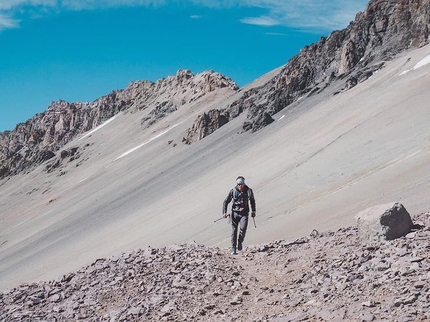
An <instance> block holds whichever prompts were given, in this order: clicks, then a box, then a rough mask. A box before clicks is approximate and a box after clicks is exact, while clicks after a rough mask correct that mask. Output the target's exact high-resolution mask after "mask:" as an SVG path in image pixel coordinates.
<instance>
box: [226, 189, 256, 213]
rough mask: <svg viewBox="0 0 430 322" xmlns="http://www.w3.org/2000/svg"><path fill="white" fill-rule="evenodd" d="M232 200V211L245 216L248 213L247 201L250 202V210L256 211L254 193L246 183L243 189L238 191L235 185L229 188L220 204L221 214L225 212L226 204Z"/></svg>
mask: <svg viewBox="0 0 430 322" xmlns="http://www.w3.org/2000/svg"><path fill="white" fill-rule="evenodd" d="M232 200H233V204H232V207H231V211H232V212H235V213H238V214H241V215H245V216H247V215H248V214H249V203H251V209H252V212H255V211H256V210H255V199H254V193H253V192H252V189H251V188H250V187H248V186H247V185H245V187H244V189H243V191H239V189H238V188H237V186H236V187H234V188H233V189H231V190H230V192H229V193H228V196H227V197H226V198H225V200H224V203H223V205H222V213H223V214H226V213H227V206H228V204H229V203H230V201H232Z"/></svg>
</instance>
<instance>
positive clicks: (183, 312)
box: [0, 213, 430, 322]
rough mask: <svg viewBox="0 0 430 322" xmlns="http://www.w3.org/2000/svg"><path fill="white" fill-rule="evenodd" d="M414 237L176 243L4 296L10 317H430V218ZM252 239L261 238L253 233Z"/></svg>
mask: <svg viewBox="0 0 430 322" xmlns="http://www.w3.org/2000/svg"><path fill="white" fill-rule="evenodd" d="M413 222H414V227H415V228H414V229H413V231H412V232H411V233H409V234H408V235H406V236H405V237H401V238H398V239H395V240H390V241H385V242H381V243H377V244H374V245H362V244H360V242H359V233H358V231H357V228H356V227H349V228H341V229H339V230H336V231H328V232H324V233H319V232H318V231H316V230H313V231H312V232H311V233H310V234H309V235H308V236H305V237H302V238H299V239H296V240H278V241H273V242H270V243H266V244H262V245H256V246H245V249H244V251H242V252H240V254H239V255H237V256H234V255H230V254H229V253H228V250H227V249H222V248H218V247H208V246H201V245H197V244H181V245H171V246H168V247H163V248H159V249H156V248H147V249H143V250H135V251H132V252H129V253H123V254H122V255H120V256H117V257H112V258H100V259H97V260H96V261H94V262H93V263H92V264H91V265H88V266H86V267H83V268H82V269H81V270H79V271H76V272H71V273H68V274H66V275H64V276H62V277H60V278H58V279H56V280H51V281H44V282H42V281H41V282H37V283H31V284H22V285H20V286H18V287H16V288H13V289H8V290H4V291H3V292H1V293H0V319H1V320H2V321H77V320H80V321H160V320H161V321H221V320H222V321H237V320H240V321H279V322H280V321H427V320H429V319H430V301H429V299H430V285H429V282H428V281H429V277H430V275H429V270H430V261H429V258H430V248H429V246H428V243H427V241H428V239H429V237H430V213H422V214H419V215H416V216H415V217H413ZM251 233H252V232H251Z"/></svg>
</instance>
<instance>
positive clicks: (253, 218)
mask: <svg viewBox="0 0 430 322" xmlns="http://www.w3.org/2000/svg"><path fill="white" fill-rule="evenodd" d="M252 220H253V221H254V227H255V228H257V225H256V224H255V217H252Z"/></svg>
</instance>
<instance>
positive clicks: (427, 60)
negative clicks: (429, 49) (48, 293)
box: [412, 55, 430, 70]
mask: <svg viewBox="0 0 430 322" xmlns="http://www.w3.org/2000/svg"><path fill="white" fill-rule="evenodd" d="M427 64H430V55H427V57H425V58H424V59H421V60H420V61H419V62H418V63H417V64H416V65H415V66H414V68H412V69H413V70H415V69H418V68H420V67H423V66H425V65H427Z"/></svg>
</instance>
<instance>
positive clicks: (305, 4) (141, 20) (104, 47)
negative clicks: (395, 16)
mask: <svg viewBox="0 0 430 322" xmlns="http://www.w3.org/2000/svg"><path fill="white" fill-rule="evenodd" d="M367 2H368V1H365V0H331V1H330V2H329V3H328V1H327V0H294V1H293V0H243V1H236V0H230V1H227V0H224V1H222V0H211V1H209V0H183V1H179V0H176V1H169V0H164V1H163V0H115V1H114V0H99V1H93V0H1V1H0V46H1V50H0V132H2V131H5V130H12V129H13V128H14V127H15V126H16V124H18V123H20V122H25V121H26V120H27V119H29V118H31V117H33V116H34V115H35V114H36V113H40V112H43V111H44V110H46V109H47V107H48V105H49V104H50V102H51V101H56V100H59V99H62V100H66V101H68V102H76V101H93V100H95V99H97V98H98V97H100V96H103V95H106V94H108V93H110V92H111V91H112V90H115V89H122V88H125V87H126V86H127V85H128V84H129V83H130V81H135V80H143V79H145V80H150V81H156V80H157V79H160V78H164V77H167V76H168V75H174V74H176V71H177V70H178V69H190V70H191V71H192V72H193V73H200V72H203V71H205V70H210V69H213V70H215V71H217V72H220V73H222V74H224V75H226V76H228V77H230V78H232V79H233V80H234V81H235V82H236V83H238V85H239V86H241V87H242V86H244V85H246V84H247V83H249V82H251V81H252V80H254V79H256V78H258V77H259V76H261V75H263V74H265V73H267V72H269V71H271V70H272V69H274V68H276V67H279V66H281V65H283V64H285V63H286V62H287V61H288V59H290V58H291V57H292V56H294V55H295V54H297V53H298V52H299V51H300V49H301V48H302V47H304V46H305V45H310V44H312V43H314V42H317V41H318V40H319V39H320V37H321V36H328V35H329V34H330V33H331V32H332V31H333V30H336V29H343V28H345V27H346V26H347V25H348V23H349V22H350V21H352V20H354V18H355V14H356V13H357V12H358V11H363V10H364V9H365V7H366V4H367Z"/></svg>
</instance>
